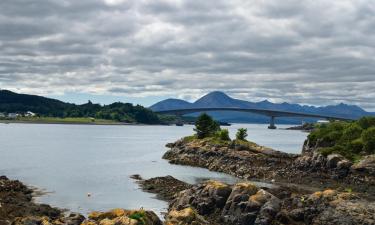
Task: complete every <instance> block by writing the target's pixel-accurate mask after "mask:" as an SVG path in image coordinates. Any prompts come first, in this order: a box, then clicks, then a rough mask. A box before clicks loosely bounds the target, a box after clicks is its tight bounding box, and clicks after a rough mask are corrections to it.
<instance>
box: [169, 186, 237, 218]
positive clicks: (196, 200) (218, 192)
mask: <svg viewBox="0 0 375 225" xmlns="http://www.w3.org/2000/svg"><path fill="white" fill-rule="evenodd" d="M231 191H232V189H231V187H230V186H229V185H227V184H224V183H221V182H218V181H207V182H205V183H203V184H200V185H197V186H194V187H193V188H191V189H187V190H185V191H182V192H180V193H179V195H178V196H177V198H176V200H175V201H173V202H172V203H171V208H174V209H178V210H181V209H184V208H188V207H194V208H195V209H196V210H197V211H198V213H199V214H201V215H207V214H210V213H212V212H214V211H215V210H217V209H222V208H223V207H224V205H225V203H226V200H227V198H228V196H229V195H230V193H231Z"/></svg>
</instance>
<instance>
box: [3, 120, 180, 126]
mask: <svg viewBox="0 0 375 225" xmlns="http://www.w3.org/2000/svg"><path fill="white" fill-rule="evenodd" d="M0 124H47V125H48V124H55V125H97V126H173V125H168V124H142V123H122V122H113V123H112V122H58V121H56V122H53V121H51V122H48V121H14V120H12V121H10V120H0Z"/></svg>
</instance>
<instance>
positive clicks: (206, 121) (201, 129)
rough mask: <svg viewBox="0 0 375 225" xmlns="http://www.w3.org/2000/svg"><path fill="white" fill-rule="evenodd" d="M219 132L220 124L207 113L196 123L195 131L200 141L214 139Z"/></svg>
mask: <svg viewBox="0 0 375 225" xmlns="http://www.w3.org/2000/svg"><path fill="white" fill-rule="evenodd" d="M219 130H220V126H219V124H218V123H217V122H216V121H214V120H213V119H212V117H211V116H209V115H207V114H206V113H203V114H201V115H200V116H199V117H198V118H197V121H196V122H195V128H194V131H195V132H196V133H197V138H199V139H203V138H206V137H212V136H214V135H215V133H216V132H217V131H219Z"/></svg>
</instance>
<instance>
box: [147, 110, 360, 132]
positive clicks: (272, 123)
mask: <svg viewBox="0 0 375 225" xmlns="http://www.w3.org/2000/svg"><path fill="white" fill-rule="evenodd" d="M211 111H237V112H248V113H256V114H261V115H264V116H269V117H270V125H269V126H268V128H269V129H276V126H275V118H276V117H298V118H301V117H302V118H318V119H327V120H353V119H352V118H345V117H335V116H328V115H322V114H310V113H300V112H290V111H278V110H269V109H255V108H232V107H225V108H222V107H221V108H187V109H174V110H160V111H157V110H156V111H154V112H156V113H160V114H168V115H179V116H182V115H185V114H190V113H196V112H211Z"/></svg>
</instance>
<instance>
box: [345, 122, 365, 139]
mask: <svg viewBox="0 0 375 225" xmlns="http://www.w3.org/2000/svg"><path fill="white" fill-rule="evenodd" d="M362 131H363V129H362V128H361V127H360V126H359V125H358V124H356V123H352V124H350V125H349V126H348V127H346V128H345V129H344V131H343V134H342V141H344V142H347V141H352V140H355V139H357V138H360V137H361V134H362Z"/></svg>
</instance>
